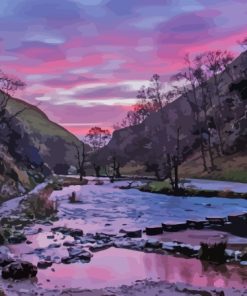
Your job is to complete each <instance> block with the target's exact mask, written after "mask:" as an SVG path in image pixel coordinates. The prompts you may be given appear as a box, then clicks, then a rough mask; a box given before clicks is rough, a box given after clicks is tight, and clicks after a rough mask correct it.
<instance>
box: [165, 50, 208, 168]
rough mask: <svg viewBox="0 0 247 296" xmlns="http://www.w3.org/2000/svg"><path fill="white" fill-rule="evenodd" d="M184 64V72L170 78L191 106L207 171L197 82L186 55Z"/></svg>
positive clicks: (190, 62)
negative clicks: (175, 82)
mask: <svg viewBox="0 0 247 296" xmlns="http://www.w3.org/2000/svg"><path fill="white" fill-rule="evenodd" d="M184 62H185V65H186V68H185V70H184V71H181V72H179V73H177V74H176V75H174V76H173V77H172V78H171V80H172V81H174V80H175V81H178V82H180V85H181V86H180V87H176V91H177V94H178V95H179V94H180V95H184V96H185V97H186V98H187V100H188V102H189V104H190V106H191V109H192V112H193V114H194V120H195V125H196V129H197V130H198V134H199V145H200V151H201V157H202V163H203V170H204V171H207V170H208V166H207V162H206V155H205V153H206V152H205V147H204V138H203V129H202V128H201V122H200V104H199V98H198V94H197V91H196V88H197V86H198V81H197V78H196V77H195V75H194V74H195V69H194V68H193V65H192V61H191V60H190V57H189V55H188V54H187V55H186V56H185V57H184Z"/></svg>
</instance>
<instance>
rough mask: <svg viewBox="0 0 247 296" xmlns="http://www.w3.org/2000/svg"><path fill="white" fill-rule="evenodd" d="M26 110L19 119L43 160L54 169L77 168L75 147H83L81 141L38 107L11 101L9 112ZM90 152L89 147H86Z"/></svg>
mask: <svg viewBox="0 0 247 296" xmlns="http://www.w3.org/2000/svg"><path fill="white" fill-rule="evenodd" d="M24 108H26V109H25V111H23V112H22V113H20V114H19V115H18V117H17V119H18V120H19V122H20V124H21V125H22V126H23V129H25V131H26V132H27V133H28V134H29V135H30V138H31V139H32V141H33V145H34V146H35V147H36V148H37V149H39V151H40V154H41V156H42V158H43V160H44V161H45V162H46V163H47V164H48V165H49V167H50V168H51V169H54V167H56V166H57V165H60V164H65V165H68V166H71V165H73V166H76V165H77V160H76V157H75V153H76V151H75V147H74V144H76V145H77V146H78V147H81V145H82V143H81V142H80V140H79V139H78V138H77V137H76V136H74V135H73V134H71V133H70V132H69V131H67V130H66V129H64V128H63V127H61V126H60V125H58V124H56V123H54V122H52V121H51V120H49V118H48V117H47V115H46V114H45V113H44V112H42V111H41V110H40V109H39V108H38V107H36V106H33V105H30V104H28V103H26V102H24V101H21V100H18V99H14V98H13V99H11V100H10V101H9V103H8V110H9V112H10V113H11V114H15V113H16V112H18V111H19V110H22V109H24ZM86 149H87V150H89V146H87V145H86Z"/></svg>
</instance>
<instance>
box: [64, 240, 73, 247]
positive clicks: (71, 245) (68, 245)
mask: <svg viewBox="0 0 247 296" xmlns="http://www.w3.org/2000/svg"><path fill="white" fill-rule="evenodd" d="M75 244H76V243H75V242H71V241H65V242H64V243H63V246H65V247H74V246H75Z"/></svg>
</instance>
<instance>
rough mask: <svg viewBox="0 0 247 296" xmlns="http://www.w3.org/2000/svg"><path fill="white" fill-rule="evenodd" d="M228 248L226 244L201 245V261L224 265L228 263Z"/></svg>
mask: <svg viewBox="0 0 247 296" xmlns="http://www.w3.org/2000/svg"><path fill="white" fill-rule="evenodd" d="M226 246H227V243H226V242H220V243H215V244H212V245H211V244H208V243H201V249H200V251H199V259H201V260H206V261H212V262H215V263H224V262H225V261H226V254H225V250H226Z"/></svg>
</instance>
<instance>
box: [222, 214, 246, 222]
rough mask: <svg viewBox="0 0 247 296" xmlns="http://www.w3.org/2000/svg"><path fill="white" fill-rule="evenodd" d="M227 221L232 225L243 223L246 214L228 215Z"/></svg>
mask: <svg viewBox="0 0 247 296" xmlns="http://www.w3.org/2000/svg"><path fill="white" fill-rule="evenodd" d="M227 218H228V221H229V222H232V223H243V222H246V221H247V215H246V213H242V214H230V215H228V217H227Z"/></svg>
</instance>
